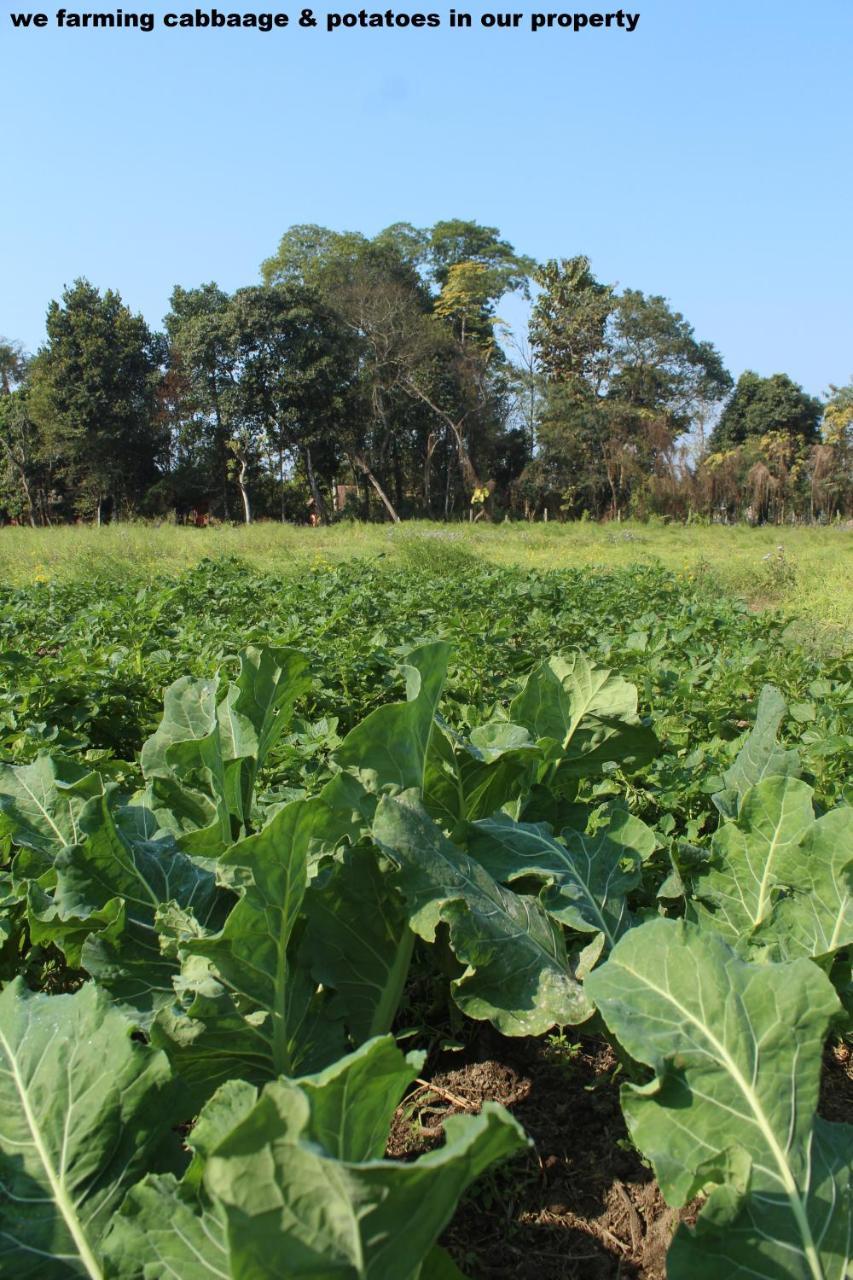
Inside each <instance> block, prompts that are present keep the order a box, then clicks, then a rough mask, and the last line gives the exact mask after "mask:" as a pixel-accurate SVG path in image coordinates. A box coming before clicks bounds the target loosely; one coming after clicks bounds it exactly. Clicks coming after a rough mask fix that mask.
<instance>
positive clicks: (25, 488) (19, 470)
mask: <svg viewBox="0 0 853 1280" xmlns="http://www.w3.org/2000/svg"><path fill="white" fill-rule="evenodd" d="M0 443H2V445H3V447H4V448H5V450H6V456H7V457H8V459H9V461H10V462H11V464H12V466H13V467H14V468H15V470H16V471H17V473H18V475H19V476H20V478H21V488H22V489H23V491H24V497H25V498H26V500H27V511H28V512H29V519H30V525H31V527H32V528H33V529H35V527H36V516H35V508H34V507H33V499H32V494H31V493H30V486H29V484H28V483H27V472H26V468H25V467H24V464H23V463H22V462H19V461H18V459H17V458H16V457H15V455H14V453H13V452H12V450H11V448H10V447H9V445H8V444H7V443H6V441H5V440H3V441H0Z"/></svg>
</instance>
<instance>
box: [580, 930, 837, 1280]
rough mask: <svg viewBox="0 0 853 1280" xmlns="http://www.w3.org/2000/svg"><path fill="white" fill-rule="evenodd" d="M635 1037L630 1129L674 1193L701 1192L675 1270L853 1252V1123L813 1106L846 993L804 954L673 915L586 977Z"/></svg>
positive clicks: (613, 1025)
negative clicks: (644, 1070) (749, 958)
mask: <svg viewBox="0 0 853 1280" xmlns="http://www.w3.org/2000/svg"><path fill="white" fill-rule="evenodd" d="M587 985H588V987H589V990H590V993H591V995H592V997H593V999H594V1000H595V1001H596V1003H597V1005H598V1008H599V1010H600V1012H601V1014H602V1016H603V1017H604V1019H605V1021H606V1022H607V1025H608V1026H609V1028H610V1029H611V1031H612V1032H613V1033H614V1034H615V1035H616V1036H617V1037H618V1039H619V1041H620V1043H621V1044H622V1045H623V1046H624V1047H625V1049H626V1050H627V1051H628V1053H630V1054H631V1056H632V1057H633V1058H634V1059H636V1060H637V1061H638V1062H641V1063H644V1064H646V1065H647V1066H648V1067H650V1068H652V1070H653V1071H654V1080H653V1081H652V1082H651V1083H650V1084H648V1085H643V1086H636V1085H626V1086H625V1087H624V1089H623V1101H622V1106H623V1110H624V1112H625V1116H626V1119H627V1121H628V1126H629V1129H630V1132H631V1136H632V1138H633V1139H634V1141H635V1142H636V1143H637V1145H638V1147H639V1148H640V1150H641V1151H643V1152H644V1153H645V1154H646V1155H647V1156H648V1157H649V1158H650V1159H651V1161H652V1163H653V1165H654V1168H655V1172H656V1174H657V1177H658V1180H659V1182H660V1185H661V1190H662V1191H663V1193H664V1195H665V1196H666V1198H667V1200H668V1201H669V1203H671V1204H676V1205H678V1204H685V1203H686V1202H687V1201H688V1200H690V1199H691V1197H693V1196H694V1195H696V1194H698V1193H700V1192H703V1193H705V1194H707V1195H709V1199H708V1201H707V1204H706V1205H705V1208H704V1209H703V1212H702V1214H701V1216H700V1218H699V1221H698V1223H697V1226H696V1228H695V1231H693V1232H691V1231H689V1230H686V1229H685V1228H683V1227H682V1228H680V1230H679V1233H678V1236H677V1237H676V1240H675V1243H674V1245H673V1248H672V1251H671V1254H670V1258H669V1263H668V1274H669V1275H670V1276H672V1277H674V1280H681V1277H687V1276H694V1275H697V1274H698V1275H702V1276H712V1275H713V1276H719V1275H721V1274H725V1275H731V1276H740V1275H743V1276H746V1275H753V1276H762V1277H768V1280H770V1278H771V1277H772V1278H773V1280H777V1278H780V1277H793V1276H801V1277H804V1278H806V1277H808V1278H809V1280H828V1277H829V1276H831V1275H842V1274H844V1270H845V1267H846V1266H847V1264H848V1262H849V1257H850V1255H849V1246H850V1223H851V1220H853V1203H851V1195H850V1186H849V1156H850V1152H851V1150H853V1146H851V1143H853V1130H851V1129H850V1127H849V1126H843V1125H832V1124H828V1123H827V1122H825V1121H823V1120H821V1119H819V1118H817V1117H816V1116H815V1108H816V1105H817V1095H818V1080H819V1066H820V1056H821V1050H822V1046H823V1041H824V1038H825V1036H826V1033H827V1029H828V1026H829V1023H830V1020H831V1019H832V1018H833V1017H834V1016H835V1014H836V1012H837V1011H838V998H837V996H836V995H835V993H834V991H833V989H832V986H831V984H830V982H829V981H828V979H827V978H826V977H825V976H824V975H823V974H822V973H821V972H820V970H819V969H818V968H817V967H816V966H815V965H813V964H811V963H810V962H809V961H808V960H805V959H800V960H794V961H792V962H791V963H789V964H774V965H752V964H748V963H746V962H745V961H743V960H741V959H739V958H738V956H737V955H736V954H735V953H734V952H733V951H732V950H730V948H729V947H728V946H726V944H725V943H724V942H723V941H722V940H721V939H719V938H718V937H717V936H716V935H715V934H714V933H713V932H706V931H704V930H703V929H700V928H697V927H696V926H694V925H689V924H684V923H681V922H677V921H673V920H656V921H652V922H649V923H647V924H644V925H642V926H641V927H640V928H638V929H633V930H631V931H630V932H629V933H628V934H626V936H625V937H624V938H623V939H622V940H621V941H620V942H619V943H618V944H617V946H616V948H615V950H614V952H613V954H612V955H611V957H610V959H609V960H608V961H607V963H606V964H605V965H604V966H602V967H601V968H600V969H598V970H597V971H595V972H594V973H593V974H592V975H591V976H590V978H589V980H588V984H587Z"/></svg>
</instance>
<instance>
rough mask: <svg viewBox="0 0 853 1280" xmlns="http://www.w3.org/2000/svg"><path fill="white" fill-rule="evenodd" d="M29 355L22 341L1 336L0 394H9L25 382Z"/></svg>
mask: <svg viewBox="0 0 853 1280" xmlns="http://www.w3.org/2000/svg"><path fill="white" fill-rule="evenodd" d="M26 370H27V357H26V355H25V354H24V349H23V347H22V346H21V344H20V342H10V341H9V339H8V338H0V395H4V396H8V395H9V394H10V393H11V392H12V391H14V389H15V387H17V386H20V384H21V383H22V382H23V380H24V377H25V375H26Z"/></svg>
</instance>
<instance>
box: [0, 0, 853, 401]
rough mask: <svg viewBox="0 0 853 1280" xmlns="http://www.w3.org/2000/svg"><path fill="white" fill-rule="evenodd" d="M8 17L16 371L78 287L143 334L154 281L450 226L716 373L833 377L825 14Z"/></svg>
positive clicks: (713, 10)
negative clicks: (341, 23) (701, 343)
mask: <svg viewBox="0 0 853 1280" xmlns="http://www.w3.org/2000/svg"><path fill="white" fill-rule="evenodd" d="M68 2H69V7H71V8H72V9H73V8H74V5H75V0H68ZM24 3H25V4H27V3H33V0H24ZM336 3H337V0H332V5H331V6H330V8H334V6H335V4H336ZM368 4H369V0H368ZM383 5H385V6H387V0H383ZM250 6H251V0H249V4H248V5H247V6H246V7H250ZM21 7H23V5H22V6H21ZM82 7H83V6H81V8H82ZM134 7H135V6H134V0H127V3H126V4H125V8H126V9H127V10H129V11H131V10H133V9H134ZM190 7H191V6H190V5H189V4H188V3H184V4H183V5H181V3H180V2H179V3H172V4H169V5H162V4H158V5H157V6H156V8H154V6H149V9H153V11H154V12H155V13H156V14H157V15H158V17H159V15H162V14H163V13H165V12H168V11H171V10H177V11H181V10H182V8H183V9H189V8H190ZM192 7H193V8H194V7H195V6H194V5H193V6H192ZM219 7H220V8H221V9H222V10H226V11H227V10H228V9H229V3H228V0H221V3H220V4H219ZM233 7H234V8H235V9H236V8H237V5H236V3H235V4H234V5H233ZM257 7H258V9H259V10H260V9H261V8H264V7H265V6H264V5H260V4H259V5H258V6H257ZM266 7H267V8H271V7H272V6H270V5H267V6H266ZM301 7H302V6H299V7H294V8H293V9H292V10H288V8H287V4H286V3H285V2H284V0H282V3H281V8H282V9H283V10H284V11H287V12H290V13H291V14H292V15H293V14H296V15H298V13H299V12H300V9H301ZM341 7H342V8H343V6H341ZM353 7H356V6H353ZM463 7H464V4H463V3H457V8H463ZM629 7H630V6H629ZM17 8H18V6H17V5H11V6H9V5H6V6H4V9H3V12H2V15H0V16H2V27H0V103H2V112H3V119H4V120H5V122H6V145H5V148H4V151H5V155H4V165H3V169H4V179H5V181H4V184H3V185H4V196H3V199H2V201H0V246H2V248H0V253H2V262H0V281H2V286H0V333H2V334H5V335H6V336H7V337H10V338H17V339H19V340H20V341H22V342H23V343H24V344H25V345H26V346H27V347H28V348H29V349H31V350H32V349H35V348H36V347H37V346H38V344H39V343H40V341H41V340H42V338H43V333H44V313H45V309H46V306H47V304H48V302H49V300H50V299H51V298H54V297H58V296H59V293H60V291H61V289H62V287H63V285H64V284H66V283H70V282H71V281H72V280H73V279H74V278H75V277H76V276H78V275H85V276H87V277H88V278H89V279H90V280H91V281H93V282H94V283H95V284H96V285H98V286H100V287H102V288H103V287H107V286H112V287H114V288H117V289H119V290H120V292H121V293H122V295H123V297H124V298H125V300H126V301H127V302H128V303H129V304H130V305H131V306H132V307H133V308H134V309H138V310H141V311H142V312H143V313H144V314H145V316H146V317H147V319H148V320H149V322H150V323H152V324H155V325H158V324H159V323H160V321H161V319H162V317H163V315H164V313H165V312H166V310H167V309H168V298H169V294H170V291H171V288H172V286H173V285H174V284H176V283H180V284H182V285H185V286H192V285H196V284H199V283H201V282H202V281H205V280H210V279H215V280H217V281H218V282H219V283H220V284H221V285H222V286H223V287H226V288H229V289H230V288H236V287H237V286H239V285H242V284H248V283H251V282H253V281H255V280H256V279H257V274H258V266H259V264H260V261H261V259H262V258H264V257H266V256H267V255H268V254H269V253H271V252H272V251H273V249H274V248H275V246H276V243H277V240H278V238H279V236H280V235H281V233H282V231H284V230H285V228H286V227H288V226H289V225H291V224H292V223H296V222H318V223H322V224H325V225H327V226H330V227H334V228H336V229H353V230H361V231H364V232H366V233H368V234H370V233H374V232H376V231H378V230H380V229H381V228H382V227H384V226H386V225H388V224H389V223H391V222H396V221H401V220H406V221H410V222H413V223H415V224H417V225H428V224H430V223H432V222H435V221H437V220H439V219H442V218H449V217H464V218H475V219H477V220H478V221H480V222H484V223H489V224H493V225H496V226H498V227H500V229H501V231H502V233H503V234H504V235H505V236H506V237H508V238H509V239H510V240H511V241H512V242H513V243H514V244H515V246H516V247H517V248H518V249H519V250H520V251H523V252H525V253H528V254H531V255H533V256H534V257H537V258H539V259H542V258H546V257H552V256H570V255H572V254H575V253H581V252H583V253H586V254H588V255H589V256H590V257H591V259H592V262H593V268H594V270H595V271H596V273H597V274H598V275H599V276H600V277H601V278H602V279H605V280H607V281H609V282H618V283H619V284H621V285H627V286H631V287H634V288H640V289H643V290H646V291H648V292H655V293H663V294H664V295H665V296H667V297H668V298H669V299H670V300H671V302H672V304H673V305H674V306H675V307H676V308H677V309H679V310H680V311H682V312H683V313H684V314H685V315H686V316H687V318H688V319H689V320H690V321H691V323H692V324H693V325H694V327H695V329H696V332H697V335H698V336H699V337H700V338H707V339H709V340H711V341H712V342H714V343H715V344H716V345H717V346H718V347H719V349H720V350H721V351H722V353H723V356H724V357H725V359H726V361H727V363H728V365H729V367H730V368H731V370H732V372H733V373H734V374H735V375H737V374H738V373H740V372H741V371H742V370H743V369H744V368H748V367H751V368H754V369H757V370H758V371H759V372H760V373H762V374H770V373H773V372H776V371H784V372H787V373H789V374H791V376H792V377H794V378H795V379H797V380H798V381H800V382H802V383H803V384H804V385H805V386H806V388H807V389H808V390H809V391H812V392H815V393H820V392H822V391H823V390H824V389H825V388H826V386H827V384H828V383H829V382H830V381H832V382H836V383H837V382H845V381H846V380H847V379H848V377H850V375H851V374H853V97H851V92H850V71H851V66H853V0H813V2H812V3H811V4H809V5H807V4H805V3H800V2H795V0H642V2H641V0H638V3H637V4H636V6H634V7H630V8H631V11H632V12H636V11H639V12H640V13H641V15H642V16H641V19H640V22H639V25H638V27H637V30H636V31H635V32H634V33H633V34H631V35H628V34H626V33H625V32H624V31H609V32H608V31H604V30H599V31H591V30H587V31H586V32H582V33H578V34H574V33H572V32H571V31H561V30H554V31H550V32H547V31H545V32H540V33H539V34H535V35H534V34H530V33H529V32H528V31H527V30H525V29H522V30H519V31H506V30H496V31H488V30H484V29H482V28H479V27H477V26H475V28H474V29H473V30H470V31H452V30H449V29H447V27H446V26H444V27H442V29H440V30H438V31H433V30H428V29H421V30H409V31H387V32H386V31H380V30H369V31H364V32H361V31H338V32H335V33H332V34H327V33H326V32H325V31H324V30H320V29H317V30H314V31H305V30H299V29H298V28H296V27H292V28H289V29H287V30H285V31H278V32H272V33H270V34H268V35H264V34H261V33H259V32H254V31H245V32H238V31H216V32H212V31H207V32H205V31H198V30H190V31H181V32H172V33H167V32H165V31H163V30H162V29H158V30H157V31H156V32H154V33H152V34H150V35H149V34H144V33H142V32H136V31H128V30H124V31H116V32H105V31H65V32H62V31H57V30H55V29H54V28H53V27H52V26H51V27H50V28H48V29H46V30H41V31H35V30H29V31H25V32H23V31H15V30H13V29H12V26H11V22H10V20H9V12H10V10H12V9H14V10H15V11H17ZM90 8H92V9H96V8H97V9H103V10H104V11H106V10H107V5H105V4H101V3H97V2H96V3H91V4H90ZM377 8H380V6H379V5H377ZM539 8H548V6H547V5H543V4H541V3H540V0H534V3H533V5H531V6H530V8H527V9H525V13H530V12H532V11H536V10H537V9H539ZM550 8H551V9H552V11H558V10H559V8H560V6H559V3H552V4H551V6H550ZM486 9H487V6H483V5H479V6H477V7H475V8H472V9H471V10H470V12H471V13H472V14H473V15H474V17H475V22H476V21H477V19H478V17H479V15H480V14H481V13H483V12H485V11H486ZM398 10H399V11H405V12H414V11H416V4H408V2H407V0H404V2H403V3H401V4H400V5H399V6H398ZM430 10H433V11H435V12H439V13H441V14H442V16H443V17H446V14H447V8H445V7H439V6H431V5H429V4H424V5H423V11H430ZM569 11H571V10H569ZM584 11H592V6H589V8H588V10H584ZM46 12H48V13H49V14H50V15H51V19H52V16H53V13H54V10H53V9H47V10H46ZM113 12H115V10H113ZM316 12H318V13H321V14H323V13H325V12H326V10H325V9H320V10H317V11H316ZM502 310H504V312H508V314H507V318H511V317H514V316H516V315H517V314H518V311H517V308H515V307H509V308H506V307H504V308H502Z"/></svg>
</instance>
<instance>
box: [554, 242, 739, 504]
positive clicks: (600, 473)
mask: <svg viewBox="0 0 853 1280" xmlns="http://www.w3.org/2000/svg"><path fill="white" fill-rule="evenodd" d="M534 279H535V281H536V283H537V284H538V285H539V288H540V293H539V295H538V297H537V299H536V302H535V304H534V307H533V313H532V317H531V328H530V337H531V345H532V346H533V348H534V351H535V353H536V356H537V357H538V360H539V363H540V366H541V368H542V369H543V370H544V372H545V374H546V379H547V381H546V396H545V406H544V411H543V420H542V425H541V429H540V437H541V442H542V446H543V449H545V450H547V451H550V453H551V455H552V456H551V459H550V460H547V461H546V460H540V462H539V464H538V467H537V469H536V470H537V471H538V472H539V473H541V474H542V475H546V476H548V477H549V481H550V483H552V484H556V485H557V491H558V493H561V494H562V495H563V500H564V503H565V505H567V506H568V507H569V509H572V507H574V506H576V505H578V504H580V503H582V505H583V506H584V507H586V509H588V510H589V509H592V510H594V511H596V512H598V511H600V510H601V509H602V504H603V500H604V495H605V494H606V495H607V498H608V499H609V507H610V513H611V515H614V516H615V515H618V514H620V513H621V511H622V510H623V508H624V506H625V505H626V503H627V502H628V501H629V499H630V496H631V492H632V490H633V488H634V487H635V485H636V484H638V483H641V482H642V480H643V478H644V477H646V476H648V475H651V474H652V473H654V471H655V470H656V469H658V468H660V467H670V468H671V467H672V465H673V448H674V445H675V442H676V440H677V439H678V437H679V436H680V435H682V434H683V433H684V432H685V431H686V430H688V429H689V427H690V425H691V422H692V421H693V420H694V418H695V417H696V416H697V415H700V416H701V415H704V413H705V412H706V410H707V406H708V404H709V403H714V402H716V401H718V400H720V399H721V398H722V396H723V395H724V394H725V393H726V391H727V390H728V389H729V387H730V386H731V379H730V377H729V375H728V373H727V372H726V370H725V368H724V366H723V363H722V361H721V359H720V356H719V354H718V353H717V352H716V350H715V349H714V347H713V346H712V345H711V344H710V343H708V342H699V341H698V340H697V339H696V337H695V335H694V333H693V329H692V328H691V326H690V325H689V324H688V323H687V321H686V320H685V319H684V317H683V316H682V315H680V314H679V313H678V312H674V311H672V309H671V308H670V307H669V305H668V303H667V302H666V300H665V299H664V298H661V297H658V296H652V297H647V296H646V295H644V294H643V293H641V292H639V291H638V290H625V291H624V292H623V293H622V294H617V293H616V291H615V289H614V288H613V287H612V286H610V285H605V284H603V283H601V282H600V281H599V280H597V279H596V278H595V276H594V275H593V274H592V271H591V269H590V264H589V260H588V259H587V258H584V257H576V258H570V259H563V260H562V261H561V262H548V263H546V264H545V265H544V266H543V267H541V268H540V269H539V270H538V271H537V272H536V274H535V276H534Z"/></svg>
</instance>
